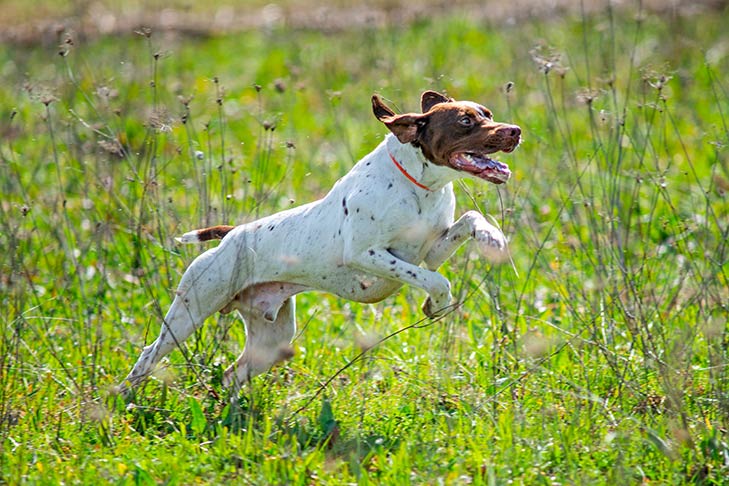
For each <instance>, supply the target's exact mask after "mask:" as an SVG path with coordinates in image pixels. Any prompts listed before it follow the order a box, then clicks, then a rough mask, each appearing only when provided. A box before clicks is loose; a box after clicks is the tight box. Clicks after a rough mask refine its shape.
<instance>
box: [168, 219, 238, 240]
mask: <svg viewBox="0 0 729 486" xmlns="http://www.w3.org/2000/svg"><path fill="white" fill-rule="evenodd" d="M233 228H235V226H227V225H223V224H221V225H218V226H211V227H210V228H203V229H198V230H193V231H188V232H187V233H185V234H184V235H182V236H178V237H177V238H175V240H177V241H179V242H180V243H200V242H203V241H210V240H222V239H223V237H224V236H225V235H227V234H228V233H230V231H231V230H232V229H233Z"/></svg>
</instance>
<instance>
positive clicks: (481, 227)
mask: <svg viewBox="0 0 729 486" xmlns="http://www.w3.org/2000/svg"><path fill="white" fill-rule="evenodd" d="M469 238H473V239H475V240H476V243H477V244H478V248H479V251H480V252H481V254H482V255H483V256H485V257H486V258H488V259H489V260H490V261H492V262H494V263H500V262H502V261H504V260H505V259H506V258H507V257H508V250H507V246H506V238H505V237H504V234H503V233H502V232H501V230H500V229H498V228H497V227H495V226H494V225H492V224H491V223H489V222H488V221H486V218H484V216H483V215H482V214H481V213H479V212H478V211H468V212H466V213H465V214H464V215H463V216H461V217H460V218H458V221H456V222H455V223H453V224H452V225H451V226H450V228H448V229H447V230H446V231H445V232H444V233H443V235H442V236H441V237H440V238H439V239H438V240H436V242H435V243H434V244H433V246H432V247H431V248H430V251H429V252H428V254H427V255H426V256H425V264H426V265H427V266H428V268H429V269H431V270H436V269H437V268H438V267H440V266H441V265H442V264H443V262H445V261H446V260H447V259H448V258H449V257H450V256H451V255H452V254H453V252H454V251H456V249H457V248H458V247H459V246H461V245H462V244H463V243H464V242H465V241H466V240H468V239H469Z"/></svg>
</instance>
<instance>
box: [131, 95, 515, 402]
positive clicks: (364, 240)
mask: <svg viewBox="0 0 729 486" xmlns="http://www.w3.org/2000/svg"><path fill="white" fill-rule="evenodd" d="M421 107H422V111H423V113H422V114H421V113H408V114H403V115H396V114H395V113H394V112H393V111H392V110H391V109H390V108H388V107H387V106H386V105H385V104H384V103H383V101H382V100H381V99H380V97H378V96H376V95H375V96H373V97H372V108H373V111H374V114H375V116H376V117H377V119H378V120H380V121H381V122H382V123H384V124H385V126H386V127H387V128H388V129H389V130H390V132H392V133H391V134H388V135H387V136H386V137H385V140H384V141H383V142H382V143H381V144H380V145H379V146H378V147H377V148H376V149H375V150H374V151H372V152H371V153H370V154H368V155H367V156H365V157H364V158H363V159H362V160H360V161H359V162H358V163H357V164H356V165H355V166H354V168H353V169H352V170H351V171H350V172H349V173H348V174H347V175H345V176H344V177H342V179H340V180H339V181H338V182H337V183H336V184H335V185H334V187H333V188H332V190H331V191H330V192H329V194H327V195H326V197H324V198H323V199H321V200H319V201H316V202H313V203H309V204H305V205H303V206H299V207H296V208H293V209H289V210H286V211H282V212H280V213H277V214H274V215H272V216H268V217H266V218H263V219H260V220H257V221H254V222H251V223H246V224H243V225H241V226H236V227H232V226H216V227H213V228H207V229H202V230H197V231H192V232H189V233H186V234H185V235H183V236H182V237H181V238H180V239H179V240H180V241H182V242H185V243H187V242H200V241H206V240H211V239H220V238H222V241H221V243H220V245H218V246H217V247H216V248H213V249H210V250H208V251H206V252H205V253H203V254H202V255H200V256H198V257H197V258H196V259H195V260H194V261H193V262H192V263H191V264H190V266H189V268H188V269H187V271H186V272H185V274H184V275H183V276H182V280H181V282H180V285H179V288H178V289H177V293H176V295H175V299H174V302H172V305H171V306H170V309H169V311H168V312H167V315H166V316H165V319H164V322H163V324H162V330H161V332H160V335H159V337H158V338H157V340H156V341H154V342H153V343H152V344H151V345H149V346H147V347H145V348H144V350H143V352H142V354H141V356H140V357H139V360H138V361H137V363H136V364H135V365H134V368H133V369H132V371H131V372H130V373H129V375H128V376H127V377H126V378H125V379H124V382H123V383H122V384H121V385H120V390H121V391H128V390H129V387H134V386H136V385H138V384H139V383H140V382H141V381H142V380H143V379H145V378H146V377H147V376H148V375H149V374H150V373H151V372H152V371H153V369H154V367H155V366H156V364H157V363H158V362H159V361H160V359H162V357H164V356H165V355H166V354H167V353H169V352H170V351H172V350H173V349H174V348H175V347H177V346H179V345H180V344H181V343H182V342H183V341H184V340H185V339H186V338H187V337H188V336H189V335H190V334H192V332H193V331H194V330H195V329H196V328H198V327H199V326H200V325H202V324H203V322H204V321H205V319H206V318H207V317H209V316H210V315H212V314H213V313H215V312H217V311H220V312H223V313H225V312H230V311H232V310H237V311H238V312H239V313H240V315H241V316H242V318H243V320H244V321H245V328H246V343H245V349H244V351H243V353H242V354H241V356H240V357H239V358H238V360H237V361H236V363H235V364H234V365H232V366H230V367H229V368H228V369H227V370H226V371H225V374H224V383H225V384H226V385H228V386H230V385H232V386H234V387H236V388H237V387H239V386H240V385H241V384H243V383H245V382H246V381H248V380H250V378H251V377H253V376H255V375H257V374H259V373H261V372H263V371H266V370H267V369H268V368H269V367H271V366H272V365H273V364H274V363H276V362H277V361H280V360H281V359H284V358H286V357H288V356H289V355H290V348H289V345H290V341H291V339H292V338H293V336H294V333H295V330H296V318H295V315H294V314H295V301H294V299H295V295H296V294H298V293H299V292H304V291H307V290H323V291H326V292H330V293H333V294H336V295H338V296H340V297H343V298H346V299H349V300H354V301H357V302H378V301H380V300H382V299H384V298H385V297H387V296H389V295H391V294H392V293H394V292H396V291H397V290H398V289H399V288H400V287H401V286H402V285H403V284H409V285H414V286H416V287H419V288H421V289H423V290H425V291H426V292H427V294H428V297H427V299H426V300H425V303H424V304H423V312H424V313H425V314H426V315H427V316H428V317H431V318H435V317H439V316H441V315H442V314H443V313H445V312H446V311H447V310H448V308H449V306H450V304H451V299H452V297H451V291H450V283H449V282H448V280H446V278H445V277H443V276H442V275H441V274H440V273H437V272H436V271H435V270H436V269H437V268H438V267H439V266H440V265H441V264H442V263H443V262H444V261H445V260H446V259H447V258H448V257H449V256H450V255H451V254H452V253H453V252H454V251H455V250H456V248H458V247H459V246H460V245H461V244H462V243H463V242H465V241H466V240H467V239H468V238H474V239H475V240H476V242H477V244H478V246H479V249H480V250H481V252H482V254H484V255H485V256H487V257H489V258H491V259H493V260H499V259H500V258H498V257H499V256H503V255H505V253H506V251H507V249H506V240H505V238H504V235H503V234H502V233H501V231H500V230H499V229H497V228H496V227H494V226H492V225H491V224H489V223H488V222H487V221H486V219H485V218H484V217H483V215H481V214H480V213H478V212H476V211H468V212H467V213H465V214H464V215H463V216H462V217H461V218H459V219H458V221H455V222H454V211H455V196H454V194H453V184H452V181H453V180H455V179H458V178H460V177H463V176H469V177H472V178H477V179H484V180H487V181H489V182H493V183H495V184H501V183H503V182H506V181H507V180H508V179H509V177H510V176H511V172H510V171H509V168H508V167H507V166H506V165H505V164H503V163H501V162H498V161H496V160H493V159H491V158H490V157H489V155H490V154H492V153H494V152H498V151H504V152H511V151H513V150H514V149H515V148H516V147H517V145H518V144H519V142H520V140H521V129H520V128H519V127H518V126H515V125H508V124H504V123H496V122H494V120H493V116H492V114H491V112H490V111H489V110H488V109H486V108H484V107H483V106H481V105H479V104H476V103H473V102H469V101H455V100H453V99H450V98H448V97H446V96H443V95H441V94H439V93H436V92H433V91H426V92H425V93H423V94H422V97H421ZM422 263H424V264H425V267H426V268H424V267H422V266H421V264H422Z"/></svg>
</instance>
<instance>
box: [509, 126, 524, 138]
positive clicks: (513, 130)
mask: <svg viewBox="0 0 729 486" xmlns="http://www.w3.org/2000/svg"><path fill="white" fill-rule="evenodd" d="M506 133H508V134H509V136H510V137H513V138H517V137H521V128H519V127H518V126H516V125H510V126H509V127H508V128H507V131H506Z"/></svg>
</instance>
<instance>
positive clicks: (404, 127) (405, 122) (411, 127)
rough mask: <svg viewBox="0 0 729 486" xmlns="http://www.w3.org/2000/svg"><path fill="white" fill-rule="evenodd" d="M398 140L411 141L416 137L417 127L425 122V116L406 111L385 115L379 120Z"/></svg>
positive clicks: (401, 141) (402, 141)
mask: <svg viewBox="0 0 729 486" xmlns="http://www.w3.org/2000/svg"><path fill="white" fill-rule="evenodd" d="M380 121H381V122H382V123H384V124H385V126H386V127H387V128H388V129H389V130H390V131H391V132H392V133H393V134H395V136H396V137H397V139H398V140H400V143H412V142H414V141H416V140H417V139H418V128H419V127H421V126H422V125H423V124H424V123H425V116H423V115H419V114H416V113H406V114H404V115H395V116H390V117H385V118H383V119H381V120H380Z"/></svg>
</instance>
